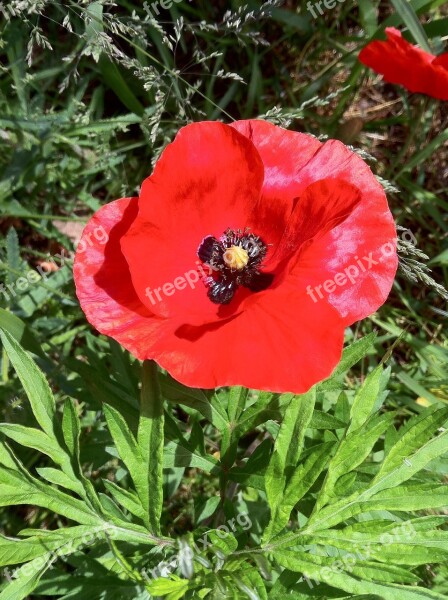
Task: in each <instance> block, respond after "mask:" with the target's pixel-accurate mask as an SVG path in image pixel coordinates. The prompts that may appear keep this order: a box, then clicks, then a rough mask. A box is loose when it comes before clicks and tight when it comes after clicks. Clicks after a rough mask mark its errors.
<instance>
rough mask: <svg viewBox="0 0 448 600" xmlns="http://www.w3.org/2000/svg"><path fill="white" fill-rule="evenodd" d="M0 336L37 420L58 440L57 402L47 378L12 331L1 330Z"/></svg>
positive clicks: (50, 435) (49, 434)
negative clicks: (56, 428) (56, 430)
mask: <svg viewBox="0 0 448 600" xmlns="http://www.w3.org/2000/svg"><path fill="white" fill-rule="evenodd" d="M0 337H1V340H2V343H3V346H4V348H5V350H6V352H7V354H8V356H9V359H10V361H11V363H12V364H13V366H14V368H15V370H16V373H17V375H18V377H19V379H20V381H21V383H22V385H23V388H24V390H25V392H26V395H27V396H28V399H29V401H30V404H31V408H32V410H33V413H34V416H35V417H36V420H37V422H38V423H39V425H40V426H41V427H42V429H43V430H44V431H45V433H46V434H47V435H48V436H49V437H51V438H53V439H55V440H56V439H57V435H56V433H55V427H56V404H55V401H54V397H53V394H52V393H51V390H50V387H49V385H48V383H47V380H46V379H45V377H44V375H43V373H42V372H41V371H40V370H39V369H38V368H37V366H36V365H35V363H34V361H33V360H32V359H31V357H30V356H29V355H28V354H27V353H26V352H25V351H24V350H23V349H22V348H21V347H20V345H19V344H18V342H17V341H16V340H15V339H14V338H13V337H12V335H11V334H10V333H8V332H7V331H5V330H0Z"/></svg>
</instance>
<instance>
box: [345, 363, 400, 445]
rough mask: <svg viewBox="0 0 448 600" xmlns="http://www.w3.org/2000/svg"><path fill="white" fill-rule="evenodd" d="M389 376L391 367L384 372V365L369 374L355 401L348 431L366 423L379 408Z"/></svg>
mask: <svg viewBox="0 0 448 600" xmlns="http://www.w3.org/2000/svg"><path fill="white" fill-rule="evenodd" d="M389 376H390V368H388V369H386V371H385V372H384V373H383V366H382V365H379V366H378V367H377V368H376V369H374V370H373V371H372V372H371V373H369V374H368V375H367V377H366V378H365V380H364V382H363V384H362V385H361V387H360V388H359V390H358V391H357V393H356V396H355V399H354V401H353V405H352V409H351V413H350V426H349V428H348V433H350V432H351V431H354V430H355V429H358V428H359V427H361V426H362V425H364V423H365V422H366V421H367V419H368V418H369V417H370V416H371V415H372V414H373V413H374V412H376V411H377V410H378V409H379V406H377V399H378V397H379V396H380V394H381V393H382V392H383V391H384V388H385V387H386V384H387V382H388V380H389Z"/></svg>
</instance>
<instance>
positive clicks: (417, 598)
mask: <svg viewBox="0 0 448 600" xmlns="http://www.w3.org/2000/svg"><path fill="white" fill-rule="evenodd" d="M275 560H276V561H277V562H278V563H279V564H280V565H281V566H283V567H285V568H287V569H289V570H290V571H295V572H299V573H303V574H304V575H305V576H306V577H307V578H309V579H310V580H312V581H313V580H314V581H321V582H324V583H327V584H328V585H330V586H332V587H335V588H338V589H341V590H344V591H345V592H348V593H349V594H373V595H377V596H379V597H380V598H383V599H384V600H429V599H432V600H444V597H443V596H442V595H441V594H438V593H437V592H433V591H431V590H427V589H424V588H421V587H416V586H406V585H398V584H393V583H390V584H385V583H376V582H373V581H367V580H363V579H360V578H358V577H354V576H352V575H351V574H349V573H348V572H346V571H344V570H343V569H344V564H343V562H342V563H341V561H339V560H336V561H335V560H334V559H328V558H327V557H322V556H315V555H311V554H306V553H304V552H288V551H279V550H277V551H276V553H275ZM345 568H347V567H345ZM355 570H356V571H357V573H360V574H362V572H363V571H362V566H361V569H360V568H359V566H358V567H357V564H356V561H355V566H353V567H351V568H350V571H351V572H353V574H355ZM380 572H381V571H380ZM379 576H380V575H379Z"/></svg>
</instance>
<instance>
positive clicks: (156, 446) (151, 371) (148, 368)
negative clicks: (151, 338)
mask: <svg viewBox="0 0 448 600" xmlns="http://www.w3.org/2000/svg"><path fill="white" fill-rule="evenodd" d="M157 377H158V370H157V365H156V363H155V362H153V361H145V362H144V363H143V378H142V392H141V401H140V419H139V425H138V435H137V440H138V447H139V449H140V455H141V457H142V464H141V465H140V471H139V474H138V477H139V479H141V480H142V481H141V483H140V484H139V485H140V487H141V488H143V487H144V486H145V485H146V486H147V494H146V495H145V496H144V497H142V496H140V500H141V501H142V506H143V508H144V509H145V511H146V513H147V516H146V517H145V521H146V522H147V524H148V526H149V529H150V531H152V532H153V533H154V534H156V535H157V534H159V533H160V517H161V514H162V506H163V446H164V422H165V421H164V411H163V400H162V397H161V394H160V388H159V382H158V379H157ZM136 476H137V474H136ZM136 485H137V483H136ZM144 500H146V502H144Z"/></svg>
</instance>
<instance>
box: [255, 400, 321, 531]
mask: <svg viewBox="0 0 448 600" xmlns="http://www.w3.org/2000/svg"><path fill="white" fill-rule="evenodd" d="M315 402H316V389H315V388H311V390H310V391H309V392H307V393H306V394H303V395H301V396H292V397H291V400H290V402H289V404H288V407H287V409H286V412H285V416H284V418H283V421H282V424H281V425H280V429H279V432H278V435H277V438H276V440H275V444H274V451H273V453H272V456H271V460H270V462H269V466H268V469H267V471H266V482H265V485H266V495H267V498H268V503H269V508H270V509H271V520H270V522H269V525H268V527H267V528H266V530H265V533H264V537H263V539H264V540H269V539H270V536H272V533H273V531H274V530H275V529H276V526H275V519H276V518H277V513H278V511H279V509H280V506H281V503H282V500H283V494H284V490H285V486H286V484H287V482H288V481H289V479H290V478H291V476H292V473H293V471H294V469H295V467H296V466H297V464H298V461H299V458H300V454H301V452H302V448H303V443H304V440H305V432H306V429H307V427H308V426H309V424H310V422H311V418H312V416H313V410H314V405H315Z"/></svg>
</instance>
